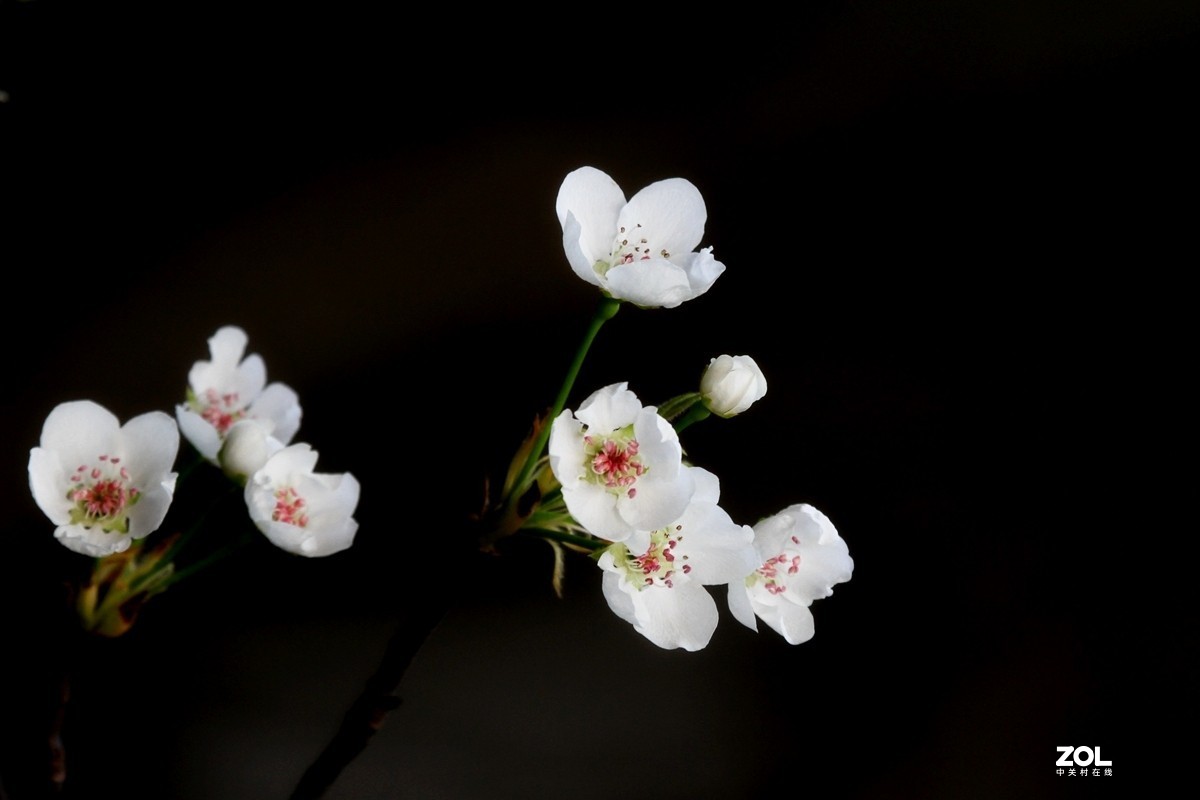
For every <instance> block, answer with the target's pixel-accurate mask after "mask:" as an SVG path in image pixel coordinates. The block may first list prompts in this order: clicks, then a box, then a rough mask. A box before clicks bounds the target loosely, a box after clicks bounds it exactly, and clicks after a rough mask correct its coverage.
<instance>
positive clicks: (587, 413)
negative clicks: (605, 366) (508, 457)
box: [549, 383, 693, 542]
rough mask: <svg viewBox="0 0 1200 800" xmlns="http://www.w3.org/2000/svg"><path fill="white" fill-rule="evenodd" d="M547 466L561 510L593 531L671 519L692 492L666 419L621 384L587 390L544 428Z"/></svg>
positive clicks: (624, 534) (624, 530) (622, 535)
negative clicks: (557, 488) (558, 493)
mask: <svg viewBox="0 0 1200 800" xmlns="http://www.w3.org/2000/svg"><path fill="white" fill-rule="evenodd" d="M549 452H550V469H551V470H552V471H553V473H554V477H555V478H557V479H558V482H559V483H561V484H562V496H563V500H564V501H565V502H566V504H567V510H568V511H570V512H571V515H572V516H573V517H575V519H576V520H577V521H578V522H579V523H580V524H581V525H583V526H584V527H585V528H587V529H588V531H590V532H591V533H592V534H594V535H596V536H599V537H601V538H603V539H608V540H609V541H614V542H615V541H623V540H625V539H627V538H629V536H630V535H631V534H632V533H633V532H634V531H636V530H641V531H648V530H655V529H657V528H660V527H662V526H663V525H666V524H668V523H670V522H673V521H674V520H675V519H677V518H678V517H679V515H680V514H681V513H683V510H684V508H686V507H687V504H688V501H689V500H691V498H692V491H693V482H692V476H691V474H690V473H689V472H688V471H687V470H686V469H684V466H683V448H682V447H681V446H680V444H679V436H678V434H676V433H675V429H674V428H672V427H671V424H670V423H669V422H667V421H666V420H665V419H663V418H662V417H660V416H659V415H658V412H657V410H656V409H655V407H654V406H646V407H643V406H642V403H641V401H640V400H638V398H637V395H635V394H634V393H633V392H631V391H629V389H628V386H627V384H624V383H615V384H612V385H611V386H606V387H604V388H603V389H599V390H598V391H596V392H594V393H593V394H592V395H591V396H590V397H588V398H587V399H586V400H584V401H583V403H582V404H581V405H580V406H579V410H578V411H576V412H574V413H572V412H571V410H570V409H566V410H564V411H563V412H562V414H560V415H559V417H558V419H556V420H554V423H553V426H552V427H551V429H550V446H549Z"/></svg>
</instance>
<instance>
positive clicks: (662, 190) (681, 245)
mask: <svg viewBox="0 0 1200 800" xmlns="http://www.w3.org/2000/svg"><path fill="white" fill-rule="evenodd" d="M707 220H708V210H707V209H706V208H705V207H704V198H703V197H702V196H701V195H700V190H699V189H697V188H696V187H695V186H694V185H693V184H692V182H691V181H688V180H685V179H683V178H669V179H667V180H665V181H658V182H657V183H652V184H650V185H649V186H647V187H646V188H645V189H642V190H641V191H640V192H638V193H637V194H635V195H634V196H633V197H631V198H630V199H629V202H628V203H626V204H625V207H624V208H622V209H621V212H620V214H619V216H618V217H617V230H620V229H621V228H624V229H625V230H626V231H629V232H631V233H632V232H634V231H638V230H639V229H640V232H641V234H642V236H645V237H646V238H647V239H649V240H650V241H649V242H648V244H649V246H650V249H651V251H652V252H654V253H658V252H660V251H661V250H666V251H667V252H668V253H679V254H682V253H690V252H691V251H692V250H695V249H696V246H697V245H698V244H700V240H701V239H702V238H703V237H704V223H705V222H706V221H707Z"/></svg>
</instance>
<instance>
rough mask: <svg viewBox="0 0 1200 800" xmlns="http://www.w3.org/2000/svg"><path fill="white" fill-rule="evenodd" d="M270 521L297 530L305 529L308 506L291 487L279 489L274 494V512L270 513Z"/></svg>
mask: <svg viewBox="0 0 1200 800" xmlns="http://www.w3.org/2000/svg"><path fill="white" fill-rule="evenodd" d="M271 519H273V520H275V521H276V522H284V523H287V524H288V525H295V526H296V527H297V528H307V527H308V504H307V503H306V502H304V498H303V497H301V496H300V495H298V494H296V490H295V489H293V488H292V487H290V486H287V487H284V488H283V489H279V490H278V491H276V492H275V510H274V511H273V512H272V513H271Z"/></svg>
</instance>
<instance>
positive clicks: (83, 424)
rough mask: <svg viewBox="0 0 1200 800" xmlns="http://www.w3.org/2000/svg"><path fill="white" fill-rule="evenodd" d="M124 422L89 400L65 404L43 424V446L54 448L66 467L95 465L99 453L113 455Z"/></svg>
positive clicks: (68, 468) (53, 412)
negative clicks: (118, 433) (118, 432)
mask: <svg viewBox="0 0 1200 800" xmlns="http://www.w3.org/2000/svg"><path fill="white" fill-rule="evenodd" d="M120 427H121V423H120V422H118V421H117V418H116V417H115V416H113V414H112V413H111V412H110V411H109V410H108V409H106V408H104V407H103V406H100V405H97V404H96V403H93V402H92V401H90V400H79V401H75V402H70V403H62V404H61V405H58V406H56V407H55V408H54V410H53V411H51V412H50V416H48V417H46V422H45V424H44V425H43V426H42V440H41V443H42V447H43V448H45V449H47V450H53V451H54V452H55V453H57V454H58V457H59V459H61V461H62V465H63V468H64V469H66V470H71V469H74V468H75V467H77V466H79V465H80V464H89V465H90V464H93V463H94V462H95V460H96V458H97V457H98V456H102V455H112V452H113V450H114V449H115V448H116V444H117V431H118V430H120Z"/></svg>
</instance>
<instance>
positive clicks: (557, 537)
mask: <svg viewBox="0 0 1200 800" xmlns="http://www.w3.org/2000/svg"><path fill="white" fill-rule="evenodd" d="M521 532H522V533H528V534H530V535H532V536H537V537H538V538H541V539H551V540H553V541H556V542H562V543H563V544H573V545H575V546H576V547H583V548H586V549H588V550H592V551H595V550H603V549H604V548H606V547H608V546H609V545H610V544H612V542H602V541H599V540H598V539H593V538H592V537H590V536H579V535H577V534H574V533H567V532H566V531H553V530H548V529H546V528H523V529H522V530H521Z"/></svg>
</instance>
